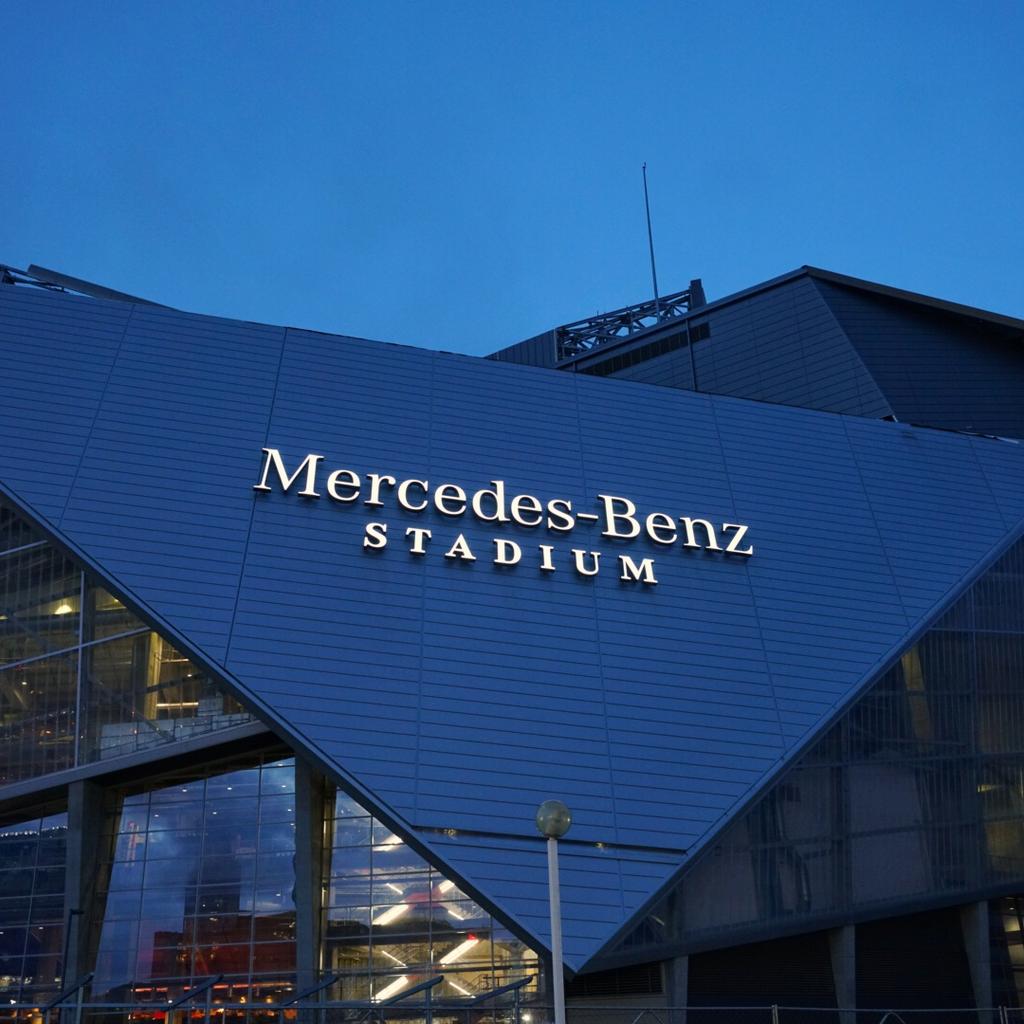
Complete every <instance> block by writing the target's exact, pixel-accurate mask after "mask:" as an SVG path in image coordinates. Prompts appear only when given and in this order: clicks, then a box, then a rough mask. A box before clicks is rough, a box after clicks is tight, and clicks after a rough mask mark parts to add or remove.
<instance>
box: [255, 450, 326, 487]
mask: <svg viewBox="0 0 1024 1024" xmlns="http://www.w3.org/2000/svg"><path fill="white" fill-rule="evenodd" d="M263 451H264V452H266V454H267V457H266V458H265V459H264V460H263V475H262V476H261V477H260V482H259V483H258V484H254V485H253V490H254V491H269V490H270V489H271V488H270V487H269V486H267V476H268V474H269V473H270V467H271V466H273V467H274V469H275V471H276V472H277V479H278V480H279V481H280V482H281V490H282V491H287V490H288V488H289V487H291V485H292V484H293V483H295V481H296V480H298V479H299V476H300V475H301V474H302V471H303V470H305V471H306V486H305V487H303V488H302V490H301V491H299V494H301V495H302V497H304V498H319V497H320V495H319V494H317V491H316V470H317V464H318V463H319V462H320V461H321V460H322V459H323V456H322V455H312V454H311V455H307V456H306V457H305V458H304V459H303V460H302V465H300V466H299V468H298V469H297V470H295V472H294V473H292V475H291V476H288V475H287V474H286V473H285V470H284V463H283V462H282V461H281V453H280V451H278V449H277V448H264V449H263Z"/></svg>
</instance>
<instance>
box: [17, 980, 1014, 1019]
mask: <svg viewBox="0 0 1024 1024" xmlns="http://www.w3.org/2000/svg"><path fill="white" fill-rule="evenodd" d="M210 991H211V990H210V988H205V989H204V991H193V992H191V993H187V994H186V995H185V996H184V997H181V998H180V999H178V1000H176V1001H175V1002H173V1003H168V1002H164V1003H97V1002H91V1001H87V1000H85V999H84V998H81V997H80V993H68V995H67V996H66V997H64V998H63V999H61V1000H60V1001H56V1000H55V1001H51V1003H49V1004H43V1005H39V1004H36V1005H29V1004H26V1003H10V1004H8V1005H6V1006H4V1005H0V1024H134V1022H137V1024H149V1022H152V1024H551V1022H552V1021H553V1020H554V1013H553V1010H552V1008H551V1007H549V1006H544V1005H538V1004H536V1003H530V1002H521V1003H520V1002H519V1001H518V1000H516V999H515V997H514V994H513V996H512V998H511V1001H509V1002H507V1004H506V1000H502V1001H501V1002H502V1003H503V1005H496V1004H495V1003H494V1002H493V1001H492V1003H491V1004H490V1005H487V1004H482V1003H477V1002H475V1001H473V1000H466V1001H463V1002H459V1003H445V1002H441V1001H437V1000H434V999H432V997H431V990H430V989H427V990H426V991H425V992H423V993H420V994H419V995H420V997H421V998H420V1000H419V1001H418V1002H416V1003H415V1004H411V1005H384V1004H381V1003H358V1004H357V1003H346V1002H337V1001H331V1000H322V1001H312V1000H310V1001H305V1002H295V1001H292V1002H287V1003H259V1004H254V1003H246V1002H236V1003H232V1002H219V1001H214V1000H213V999H212V998H211V996H210ZM506 995H507V994H506ZM566 1016H567V1024H1024V1010H1019V1009H1016V1008H1010V1007H999V1006H997V1007H988V1008H980V1009H979V1008H972V1009H963V1008H942V1007H938V1008H922V1009H899V1010H892V1009H885V1008H878V1009H842V1008H839V1009H837V1008H835V1007H808V1006H781V1005H780V1006H686V1007H683V1006H678V1007H639V1006H635V1005H634V1006H624V1005H619V1006H614V1005H608V1004H604V1005H601V1004H584V1003H572V1004H570V1005H569V1006H568V1007H567V1014H566Z"/></svg>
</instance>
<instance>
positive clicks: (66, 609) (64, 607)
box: [53, 601, 75, 615]
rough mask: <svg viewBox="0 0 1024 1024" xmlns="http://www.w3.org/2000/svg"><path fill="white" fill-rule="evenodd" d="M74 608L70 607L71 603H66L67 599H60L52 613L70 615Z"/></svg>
mask: <svg viewBox="0 0 1024 1024" xmlns="http://www.w3.org/2000/svg"><path fill="white" fill-rule="evenodd" d="M74 610H75V609H74V608H72V607H71V605H69V604H68V603H67V601H62V602H61V603H60V604H59V605H57V610H56V611H55V612H54V613H53V614H54V615H70V614H71V613H72V612H73V611H74Z"/></svg>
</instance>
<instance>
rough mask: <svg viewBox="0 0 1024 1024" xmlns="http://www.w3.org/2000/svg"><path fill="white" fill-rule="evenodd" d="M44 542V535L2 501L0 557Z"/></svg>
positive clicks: (0, 507)
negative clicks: (16, 549)
mask: <svg viewBox="0 0 1024 1024" xmlns="http://www.w3.org/2000/svg"><path fill="white" fill-rule="evenodd" d="M43 540H45V538H44V537H43V534H42V533H40V532H39V531H38V530H37V529H36V528H35V527H34V526H31V525H30V524H29V523H28V521H27V520H25V519H23V518H22V517H21V516H20V515H19V514H18V513H17V512H16V511H15V510H14V509H13V508H12V507H11V506H10V505H8V504H7V503H6V502H3V501H0V555H2V554H4V553H5V552H7V551H13V550H14V549H15V548H23V547H25V545H27V544H36V543H39V542H40V541H43Z"/></svg>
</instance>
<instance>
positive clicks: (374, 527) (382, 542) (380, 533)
mask: <svg viewBox="0 0 1024 1024" xmlns="http://www.w3.org/2000/svg"><path fill="white" fill-rule="evenodd" d="M387 534H388V524H387V523H367V524H366V534H365V535H364V537H363V547H364V548H373V549H374V550H376V549H377V548H384V547H387V544H388V537H387Z"/></svg>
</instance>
